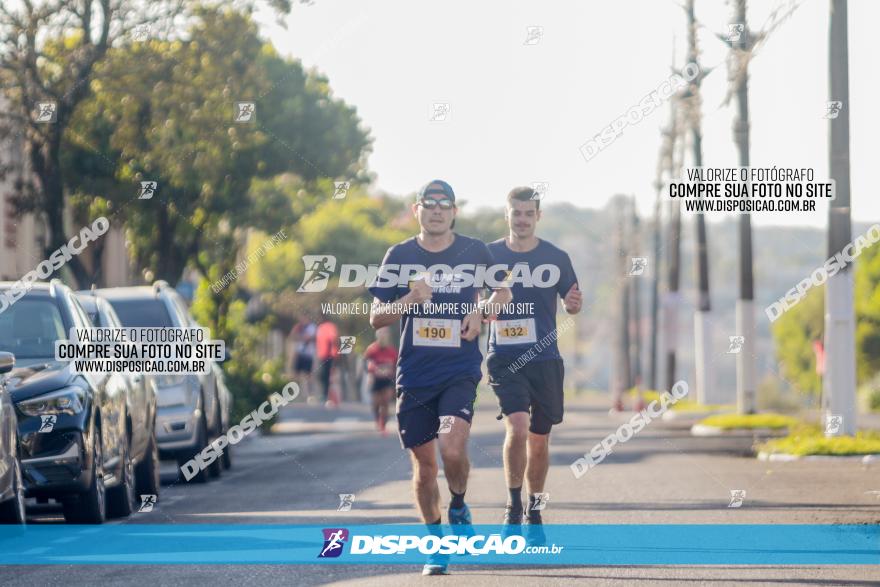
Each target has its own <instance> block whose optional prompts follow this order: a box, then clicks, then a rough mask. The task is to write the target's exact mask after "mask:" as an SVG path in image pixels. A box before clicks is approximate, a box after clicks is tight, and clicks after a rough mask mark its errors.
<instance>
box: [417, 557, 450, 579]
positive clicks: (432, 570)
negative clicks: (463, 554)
mask: <svg viewBox="0 0 880 587" xmlns="http://www.w3.org/2000/svg"><path fill="white" fill-rule="evenodd" d="M448 565H449V555H448V554H432V555H431V556H429V557H428V562H426V563H425V566H423V567H422V575H423V576H425V577H428V576H430V575H448V574H449V570H448V569H447V566H448Z"/></svg>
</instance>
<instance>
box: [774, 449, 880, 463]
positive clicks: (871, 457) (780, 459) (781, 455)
mask: <svg viewBox="0 0 880 587" xmlns="http://www.w3.org/2000/svg"><path fill="white" fill-rule="evenodd" d="M758 460H759V461H769V462H776V463H790V462H794V461H825V462H831V461H852V462H861V463H862V464H863V465H867V464H870V463H874V462H876V461H878V460H880V454H868V455H839V456H838V455H793V454H791V453H786V452H777V453H769V452H766V451H761V452H759V453H758Z"/></svg>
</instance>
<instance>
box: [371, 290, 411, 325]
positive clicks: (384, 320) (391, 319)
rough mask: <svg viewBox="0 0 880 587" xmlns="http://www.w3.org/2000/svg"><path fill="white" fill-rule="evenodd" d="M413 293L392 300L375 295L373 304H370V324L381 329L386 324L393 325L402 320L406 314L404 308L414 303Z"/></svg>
mask: <svg viewBox="0 0 880 587" xmlns="http://www.w3.org/2000/svg"><path fill="white" fill-rule="evenodd" d="M411 294H412V292H410V293H408V294H406V295H405V296H403V297H402V298H398V299H396V300H394V301H392V302H383V301H382V300H380V299H379V298H375V297H374V298H373V304H372V306H370V326H372V327H373V329H375V330H379V329H380V328H382V327H384V326H391V325H392V324H394V323H395V322H397V321H398V320H400V318H401V317H402V316H403V314H404V308H405V307H407V306H408V305H409V304H411V303H414V302H413V301H412V297H411Z"/></svg>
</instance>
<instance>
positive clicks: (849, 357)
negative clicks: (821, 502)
mask: <svg viewBox="0 0 880 587" xmlns="http://www.w3.org/2000/svg"><path fill="white" fill-rule="evenodd" d="M846 27H847V14H846V0H832V1H831V19H830V25H829V44H828V45H829V46H828V70H829V72H828V73H829V80H830V82H829V88H828V89H829V96H828V99H829V100H832V101H835V102H840V107H839V108H837V111H838V113H837V117H836V118H831V117H829V120H828V130H829V133H830V139H831V140H830V141H829V146H828V169H829V171H830V173H831V178H832V179H833V180H834V181H835V182H836V190H837V194H836V197H835V199H834V200H832V201H831V205H830V207H829V209H828V257H833V256H834V255H835V254H837V253H839V252H840V251H841V250H842V249H843V248H844V247H845V246H846V245H847V244H848V243H849V242H850V241H851V240H852V224H851V221H850V181H849V171H850V169H849V48H848V43H849V41H848V38H847V29H846ZM829 108H830V105H829ZM855 338H856V334H855V311H854V309H853V271H852V264H847V265H846V266H844V267H843V268H842V269H841V270H840V271H838V272H837V274H836V275H833V276H830V277H829V278H828V281H827V282H826V284H825V353H826V356H825V377H824V378H823V384H822V387H823V389H822V394H823V398H822V407H823V409H824V411H825V415H826V417H827V416H829V415H832V414H833V415H835V416H841V417H842V422H841V426H840V430H839V434H845V435H848V436H852V435H854V434H855V432H856V360H855ZM826 434H827V435H830V434H828V433H826Z"/></svg>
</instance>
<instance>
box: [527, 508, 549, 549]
mask: <svg viewBox="0 0 880 587" xmlns="http://www.w3.org/2000/svg"><path fill="white" fill-rule="evenodd" d="M526 519H527V520H528V527H527V528H526V542H527V543H528V544H529V546H543V545H544V544H546V543H547V536H546V535H545V534H544V521H543V520H542V519H541V512H540V511H531V512H529V515H528V516H526Z"/></svg>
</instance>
